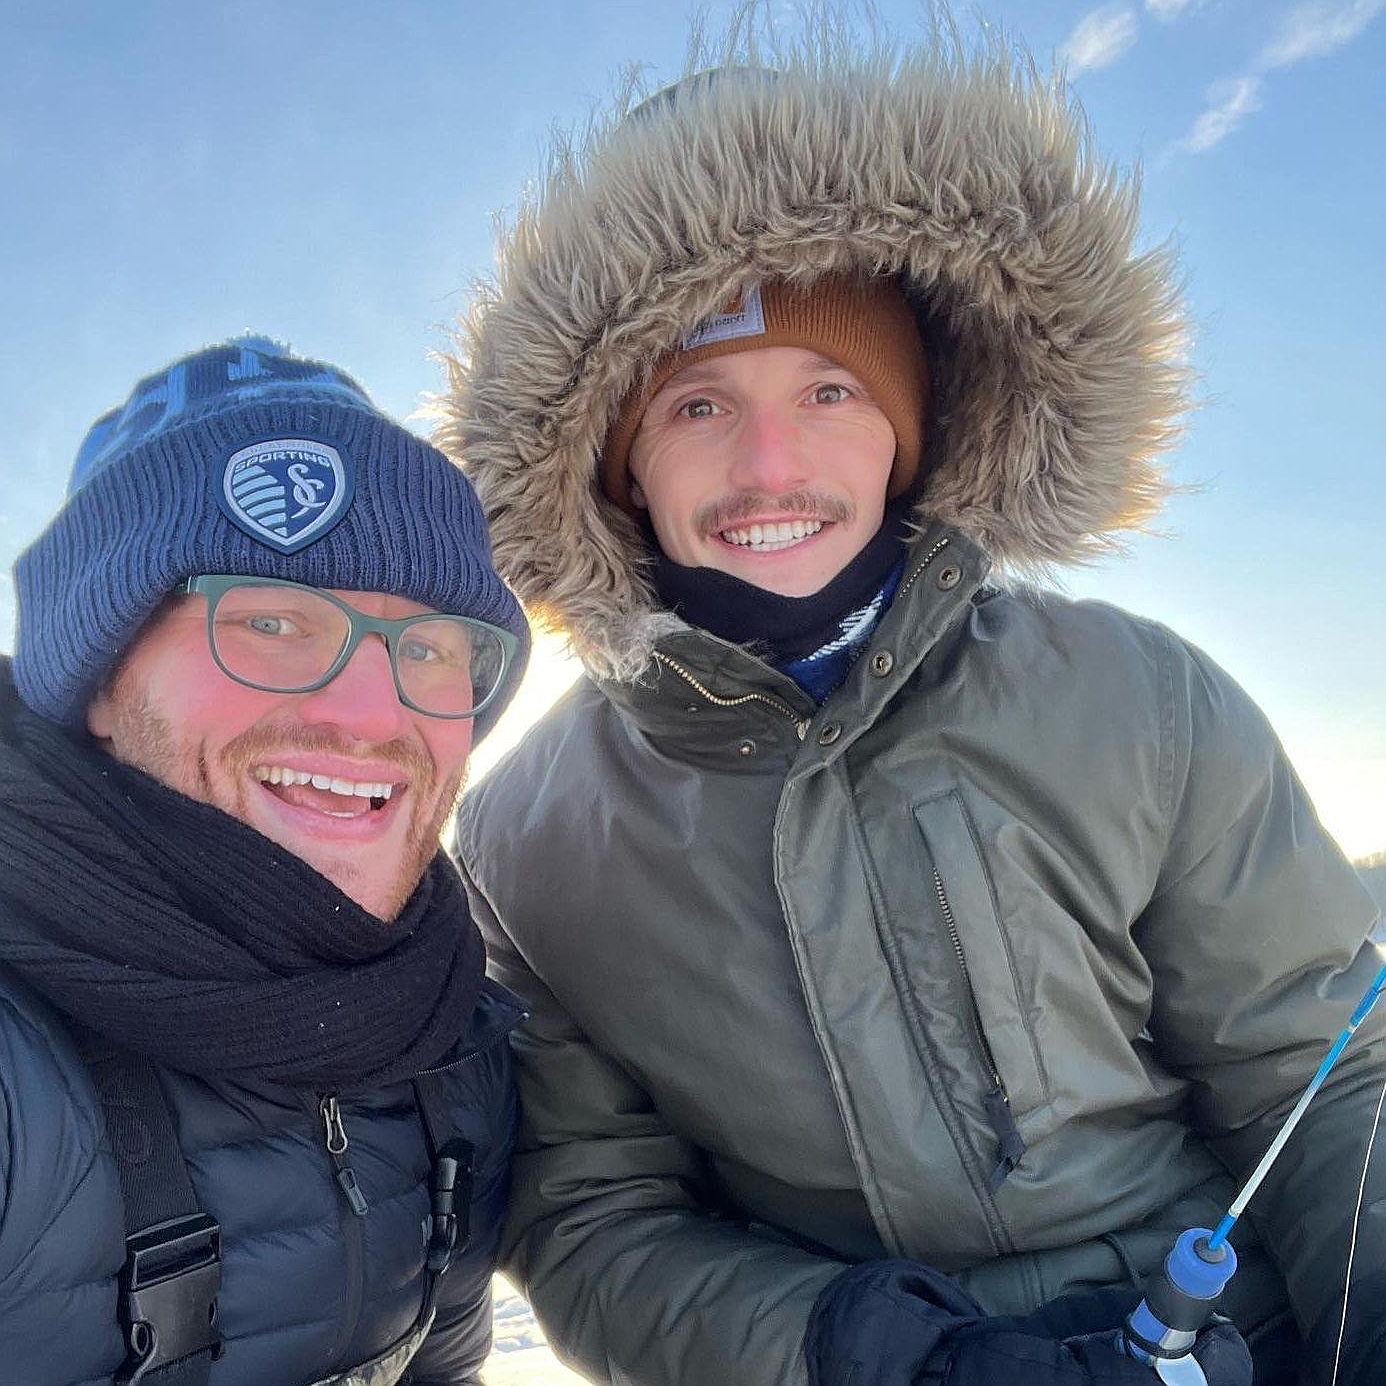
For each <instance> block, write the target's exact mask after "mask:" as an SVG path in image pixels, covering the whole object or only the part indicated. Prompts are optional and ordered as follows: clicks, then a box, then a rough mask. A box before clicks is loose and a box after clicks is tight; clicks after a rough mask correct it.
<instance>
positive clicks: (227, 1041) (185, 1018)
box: [0, 658, 485, 1089]
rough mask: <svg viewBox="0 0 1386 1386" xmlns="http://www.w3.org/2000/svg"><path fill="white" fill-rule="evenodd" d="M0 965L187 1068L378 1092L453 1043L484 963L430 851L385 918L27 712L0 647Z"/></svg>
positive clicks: (149, 1052)
mask: <svg viewBox="0 0 1386 1386" xmlns="http://www.w3.org/2000/svg"><path fill="white" fill-rule="evenodd" d="M0 864H2V865H0V961H3V962H4V963H7V964H9V965H10V966H11V967H13V968H14V969H15V971H17V972H18V973H19V974H20V975H21V977H23V978H24V980H25V981H27V982H28V983H29V985H30V986H32V987H33V988H34V989H35V990H36V991H38V992H39V993H40V994H41V995H43V996H45V997H46V998H47V999H48V1000H49V1001H51V1002H52V1003H53V1004H54V1005H55V1006H56V1007H57V1008H58V1009H59V1010H60V1011H62V1012H64V1013H65V1014H66V1015H68V1016H70V1017H72V1018H74V1019H75V1020H76V1021H78V1022H79V1023H80V1024H82V1025H84V1026H86V1027H87V1028H88V1029H90V1030H94V1031H96V1032H97V1033H98V1034H99V1035H101V1036H104V1037H105V1038H106V1039H108V1040H109V1041H110V1042H111V1043H113V1044H115V1045H117V1046H119V1047H121V1048H124V1049H129V1050H134V1051H135V1052H137V1053H140V1054H143V1055H146V1056H147V1057H149V1058H151V1059H154V1060H155V1061H157V1062H159V1063H163V1064H167V1065H169V1066H170V1067H172V1068H177V1069H182V1070H184V1071H185V1072H189V1073H197V1074H205V1075H213V1074H223V1075H235V1076H241V1077H247V1078H263V1079H268V1080H270V1081H274V1082H280V1083H286V1084H293V1085H297V1086H311V1087H314V1088H317V1089H335V1088H338V1087H354V1086H377V1085H383V1084H386V1083H390V1082H394V1081H397V1080H402V1079H406V1078H409V1077H411V1076H412V1075H414V1074H415V1073H418V1072H420V1071H421V1070H423V1069H425V1068H429V1067H432V1066H434V1065H436V1064H437V1063H439V1062H440V1061H441V1060H444V1059H445V1058H446V1057H447V1056H448V1055H449V1053H450V1052H451V1051H452V1050H453V1049H454V1048H455V1047H456V1046H457V1044H458V1042H459V1041H460V1040H462V1039H464V1038H465V1036H466V1033H467V1030H468V1027H469V1025H470V1022H471V1016H472V1010H473V1007H474V1006H475V1004H476V1000H477V995H478V992H479V990H480V986H481V980H482V974H483V970H484V962H485V955H484V950H483V947H482V942H481V937H480V934H479V933H478V931H477V929H476V926H475V924H473V922H472V920H471V916H470V914H469V913H468V910H467V901H466V896H465V894H464V892H463V890H462V885H461V881H460V880H459V878H458V876H457V872H456V870H455V869H454V868H453V866H452V865H451V863H450V862H448V861H447V859H446V858H445V857H443V856H442V855H441V854H439V855H438V856H437V857H435V858H434V860H433V863H432V865H431V866H430V867H429V868H428V871H427V873H426V874H425V876H424V878H423V880H422V881H421V882H420V884H419V887H418V889H417V890H416V891H415V892H414V894H413V896H412V897H411V898H410V900H409V901H408V903H407V904H406V905H405V907H404V910H403V912H402V913H401V915H400V917H399V918H398V919H396V920H395V921H394V922H393V923H388V924H387V923H382V922H381V921H380V920H379V919H377V918H376V917H375V916H374V915H371V914H370V913H368V912H367V911H366V910H364V909H363V908H362V907H361V906H360V905H358V904H356V903H355V902H354V901H353V900H351V899H350V898H348V897H347V896H346V895H344V894H342V892H341V891H340V890H338V889H337V887H336V886H334V885H333V884H332V883H331V882H330V881H328V880H327V879H326V878H325V877H323V876H320V875H319V874H318V873H317V872H316V871H314V870H313V868H312V867H310V866H309V865H308V864H307V863H306V862H304V861H302V860H300V859H299V858H298V857H296V856H294V855H293V854H292V853H291V852H289V851H287V850H285V849H284V848H282V847H279V846H277V845H276V844H275V843H273V842H271V841H270V840H269V839H268V838H265V837H262V836H261V835H260V834H259V833H257V832H256V831H255V830H254V829H253V828H250V827H248V826H247V825H245V824H244V823H241V822H240V821H239V820H237V819H235V818H232V817H230V816H229V815H227V814H225V813H222V812H221V811H220V810H219V809H215V808H213V807H211V806H210V805H208V804H203V803H199V802H197V801H196V800H193V799H189V798H186V797H185V796H184V795H182V794H179V793H176V792H175V791H174V790H171V789H169V788H167V787H165V786H164V785H162V784H160V783H158V782H157V781H156V780H153V779H151V778H150V777H149V776H147V775H144V774H142V773H140V772H139V771H137V770H134V769H132V768H130V767H129V766H126V765H123V764H121V763H120V762H118V761H116V760H113V759H112V758H111V757H110V756H108V755H107V754H106V753H105V752H104V751H103V750H102V749H101V748H100V747H99V746H98V745H97V744H96V743H95V742H94V741H92V740H91V739H90V738H85V737H78V736H76V735H73V734H69V733H67V732H65V731H64V730H63V729H62V728H61V727H59V726H58V725H57V724H56V723H53V722H51V721H49V720H47V719H46V718H43V717H39V716H37V715H36V714H34V713H32V712H30V711H29V710H28V708H26V707H25V706H24V705H23V703H21V702H20V701H19V699H18V697H17V695H16V694H15V691H14V684H13V681H12V679H11V676H10V670H9V661H8V660H7V659H4V658H0Z"/></svg>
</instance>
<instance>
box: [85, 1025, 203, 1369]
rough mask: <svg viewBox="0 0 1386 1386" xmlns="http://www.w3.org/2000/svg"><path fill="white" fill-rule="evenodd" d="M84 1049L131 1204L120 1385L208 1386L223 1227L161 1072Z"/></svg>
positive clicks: (104, 1048)
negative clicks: (204, 1191) (197, 1188)
mask: <svg viewBox="0 0 1386 1386" xmlns="http://www.w3.org/2000/svg"><path fill="white" fill-rule="evenodd" d="M78 1049H79V1051H80V1053H81V1055H82V1058H83V1060H84V1061H85V1063H86V1065H87V1068H88V1070H89V1072H90V1073H91V1077H92V1083H93V1085H94V1086H95V1088H96V1094H97V1096H98V1098H99V1099H100V1101H101V1108H102V1112H103V1113H104V1115H105V1118H106V1134H107V1139H108V1141H109V1144H110V1148H111V1152H112V1154H113V1155H114V1157H115V1162H116V1168H117V1170H118V1171H119V1173H120V1191H121V1195H122V1198H123V1201H124V1205H125V1234H126V1235H125V1266H124V1268H123V1269H122V1270H121V1273H120V1292H119V1296H118V1299H117V1312H118V1313H119V1316H120V1324H121V1328H122V1329H123V1331H124V1333H125V1341H126V1344H127V1346H128V1347H129V1356H128V1357H127V1358H126V1361H125V1365H124V1366H123V1367H122V1368H121V1370H120V1372H119V1373H117V1375H116V1381H117V1382H118V1383H120V1386H133V1383H136V1382H142V1383H144V1386H206V1383H207V1379H208V1375H209V1373H210V1371H211V1365H212V1361H213V1360H214V1359H215V1358H217V1357H220V1356H221V1353H222V1343H221V1338H220V1336H219V1334H218V1333H217V1331H216V1316H217V1294H218V1292H219V1291H220V1289H221V1228H220V1226H218V1224H217V1223H216V1222H215V1221H214V1220H213V1219H212V1218H210V1217H208V1216H207V1214H206V1213H204V1212H203V1211H202V1210H201V1208H200V1207H199V1205H198V1201H197V1194H196V1193H195V1192H194V1190H193V1186H192V1179H191V1177H190V1176H189V1174H188V1167H187V1164H186V1162H185V1161H184V1159H183V1149H182V1146H181V1145H180V1144H179V1142H178V1133H177V1130H176V1129H175V1127H174V1124H173V1114H172V1112H170V1110H169V1105H168V1098H167V1096H166V1095H165V1093H164V1089H163V1086H162V1084H161V1083H160V1082H159V1077H158V1074H157V1073H156V1072H155V1071H154V1065H153V1064H152V1063H151V1062H150V1061H149V1060H148V1059H145V1058H142V1057H140V1056H139V1055H137V1054H131V1053H127V1052H125V1051H123V1050H117V1049H112V1048H110V1046H109V1045H108V1044H106V1042H105V1041H104V1040H101V1039H99V1038H97V1037H94V1036H85V1035H84V1036H81V1037H79V1041H78Z"/></svg>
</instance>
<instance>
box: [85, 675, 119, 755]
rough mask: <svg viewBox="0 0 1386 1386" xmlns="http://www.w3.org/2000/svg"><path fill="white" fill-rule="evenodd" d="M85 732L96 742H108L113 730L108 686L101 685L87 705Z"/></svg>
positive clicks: (111, 705)
mask: <svg viewBox="0 0 1386 1386" xmlns="http://www.w3.org/2000/svg"><path fill="white" fill-rule="evenodd" d="M87 730H88V731H89V732H90V733H91V734H92V735H93V736H94V737H95V738H96V739H97V740H98V741H109V740H110V739H111V733H112V732H113V731H114V730H115V707H114V706H113V704H112V701H111V691H110V684H109V683H105V684H102V685H101V687H100V688H99V689H98V690H97V691H96V693H95V694H94V695H93V696H92V700H91V702H89V703H88V704H87Z"/></svg>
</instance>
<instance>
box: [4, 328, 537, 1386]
mask: <svg viewBox="0 0 1386 1386" xmlns="http://www.w3.org/2000/svg"><path fill="white" fill-rule="evenodd" d="M15 581H16V587H17V590H18V595H19V624H18V638H17V646H16V653H15V656H14V659H13V663H12V666H11V662H10V661H9V660H4V661H3V662H0V778H3V781H4V795H3V808H0V848H2V849H3V853H4V862H5V868H6V869H5V872H4V874H3V876H0V1053H2V1054H3V1057H0V1103H3V1106H4V1109H5V1120H4V1121H3V1122H0V1210H3V1211H0V1362H3V1367H0V1377H3V1378H4V1379H5V1380H13V1381H23V1382H24V1383H26V1386H68V1383H75V1382H83V1383H86V1382H102V1383H106V1382H111V1381H113V1380H119V1381H125V1380H136V1379H143V1380H146V1381H148V1382H151V1383H155V1382H156V1383H158V1384H159V1386H167V1383H178V1386H187V1383H193V1382H198V1383H210V1386H231V1383H265V1382H275V1383H283V1384H284V1386H307V1383H315V1384H317V1383H325V1382H330V1381H341V1382H346V1381H347V1380H350V1381H351V1382H360V1383H365V1384H367V1386H388V1384H389V1383H392V1382H395V1381H397V1380H400V1379H401V1378H402V1376H403V1374H404V1373H405V1372H406V1371H408V1372H409V1373H410V1376H409V1380H410V1381H411V1382H412V1383H416V1386H424V1383H436V1384H438V1386H441V1383H449V1386H454V1384H455V1383H464V1382H475V1381H476V1380H478V1376H477V1373H478V1371H479V1369H480V1365H481V1362H482V1360H483V1359H484V1357H485V1354H486V1350H487V1346H488V1343H489V1337H490V1323H489V1320H490V1312H489V1292H488V1285H489V1277H490V1272H491V1269H492V1265H493V1262H494V1257H495V1250H496V1243H497V1239H498V1235H499V1223H500V1218H501V1215H502V1213H503V1211H504V1203H505V1196H506V1185H507V1165H508V1157H509V1149H510V1145H511V1142H512V1139H513V1131H512V1128H513V1124H514V1117H515V1103H514V1096H513V1090H512V1086H511V1082H510V1074H509V1064H508V1059H507V1053H508V1049H507V1045H506V1044H505V1043H504V1037H505V1035H506V1033H507V1032H508V1031H509V1029H510V1028H511V1027H512V1026H513V1025H514V1024H515V1022H516V1020H517V1019H518V1017H519V1011H518V1007H517V1005H516V1004H515V1002H514V999H513V998H511V997H510V996H509V994H508V993H506V992H504V990H503V989H502V988H500V987H498V986H496V985H495V984H493V983H490V982H487V981H486V980H485V978H484V953H483V949H482V945H481V941H480V937H479V935H478V932H477V930H476V927H475V926H474V925H473V923H472V921H471V918H470V915H469V913H468V909H467V903H466V897H465V894H464V892H463V891H462V888H461V886H460V883H459V881H458V878H457V875H456V872H455V870H454V868H453V867H452V866H451V865H450V864H449V863H448V862H447V860H446V858H444V857H442V856H441V855H440V854H439V852H438V833H439V829H440V826H441V824H442V823H443V821H444V820H445V819H446V817H447V816H448V814H449V812H450V811H451V809H452V806H453V803H454V801H455V798H456V795H457V792H458V788H459V786H460V784H461V781H462V777H463V773H464V770H465V766H466V760H467V755H468V752H469V750H470V748H471V746H472V744H473V741H474V739H475V738H476V737H479V736H481V735H483V734H484V733H485V732H486V731H487V730H488V729H489V727H490V726H491V725H492V724H493V723H494V721H495V718H496V717H497V715H498V714H499V713H500V711H501V709H502V708H503V707H504V705H505V703H506V701H507V700H508V698H509V696H510V694H511V692H512V691H513V689H514V687H515V684H516V682H517V680H518V677H519V675H520V673H521V671H522V669H523V666H524V662H525V658H526V655H527V652H528V635H527V631H526V627H525V622H524V618H523V616H522V614H521V612H520V609H519V607H518V605H517V603H516V601H515V599H514V597H513V596H512V595H511V594H510V592H509V591H508V590H507V589H506V587H505V586H504V584H503V583H502V582H501V581H500V579H499V578H498V577H497V575H496V572H495V569H494V568H493V566H492V563H491V554H490V546H489V542H488V539H487V534H486V529H485V524H484V521H483V519H482V516H481V512H480V510H479V507H478V506H477V503H476V499H475V497H474V495H473V494H472V491H471V488H470V486H469V485H468V484H467V482H466V481H465V480H464V479H463V477H462V475H461V474H460V472H458V471H457V470H456V469H455V468H454V467H453V466H452V465H450V464H449V463H448V462H447V461H446V460H445V459H444V458H443V457H442V456H441V455H440V454H439V453H438V452H436V451H435V450H434V449H432V448H431V447H429V446H428V445H427V444H425V443H424V442H422V441H421V440H420V439H418V438H416V437H414V436H413V435H412V434H410V433H408V432H407V431H405V430H404V429H403V428H401V427H400V426H399V425H397V424H395V423H394V422H393V421H391V420H390V419H388V418H386V417H385V416H384V415H382V414H381V413H380V412H379V411H377V410H376V409H375V407H374V406H373V405H372V404H371V402H370V400H369V399H368V398H367V396H366V395H365V393H364V392H363V391H362V390H361V388H360V387H359V386H358V385H357V384H356V383H355V382H354V381H352V380H351V379H350V378H349V377H347V376H346V375H345V374H343V373H342V372H341V371H339V370H337V369H336V368H335V367H332V366H328V365H324V364H321V363H318V362H313V361H305V360H302V359H299V358H297V357H294V356H292V355H290V354H289V353H288V352H287V351H286V350H284V349H283V348H282V347H279V346H278V345H276V344H275V343H273V342H270V341H268V340H266V339H264V338H255V337H247V338H241V339H238V340H236V341H232V342H229V343H226V344H224V345H221V346H218V347H213V348H210V349H208V350H204V351H201V352H197V353H195V354H193V355H190V356H187V357H184V358H183V359H181V360H179V361H177V362H175V363H174V364H173V365H171V366H170V367H168V368H166V369H165V370H162V371H160V372H157V373H156V374H154V375H151V376H149V377H148V378H147V379H145V380H143V381H141V382H140V383H139V384H138V385H137V386H136V387H135V390H134V391H133V393H132V394H131V396H130V399H129V400H128V401H127V402H126V403H125V404H124V405H123V406H121V407H120V408H118V409H116V410H113V411H112V412H111V413H109V414H107V415H105V416H104V417H103V418H101V419H100V420H98V421H97V423H96V424H94V425H93V427H92V429H91V430H90V432H89V434H88V435H87V438H86V440H85V442H84V443H83V445H82V448H81V450H80V452H79V455H78V459H77V463H76V466H75V468H74V471H73V475H72V480H71V484H70V487H69V493H68V496H67V499H66V502H65V504H64V505H63V507H62V509H61V510H60V511H59V512H58V514H57V516H56V517H55V518H54V519H53V521H52V523H51V524H50V525H49V526H48V528H47V529H46V530H45V531H44V533H43V534H42V535H41V536H40V537H39V538H38V539H37V540H36V541H35V542H34V544H33V545H32V546H31V547H30V548H29V549H28V550H27V551H26V552H25V553H24V554H23V555H21V557H20V559H19V562H18V563H17V565H16V568H15Z"/></svg>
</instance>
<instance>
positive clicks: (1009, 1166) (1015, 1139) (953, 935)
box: [934, 867, 1025, 1193]
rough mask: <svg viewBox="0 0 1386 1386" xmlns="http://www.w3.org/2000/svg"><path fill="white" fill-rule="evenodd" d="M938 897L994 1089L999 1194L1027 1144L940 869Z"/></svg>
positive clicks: (993, 1186) (989, 1108) (989, 1106)
mask: <svg viewBox="0 0 1386 1386" xmlns="http://www.w3.org/2000/svg"><path fill="white" fill-rule="evenodd" d="M934 894H935V895H936V896H937V897H938V907H939V913H940V914H941V915H942V917H943V926H944V928H945V929H946V930H947V931H948V939H949V942H950V943H951V944H952V945H953V955H954V957H956V958H957V960H958V971H959V972H960V973H961V975H962V981H963V987H964V989H965V990H966V992H967V1003H968V1009H969V1019H970V1021H971V1025H970V1029H971V1033H972V1043H973V1048H974V1049H975V1050H976V1053H977V1058H978V1059H979V1060H980V1061H981V1064H982V1067H983V1069H985V1071H986V1074H987V1077H988V1078H989V1079H990V1080H991V1087H990V1088H989V1089H988V1091H987V1092H986V1093H985V1094H984V1095H983V1097H982V1109H983V1111H985V1112H986V1116H987V1122H988V1123H989V1125H990V1126H991V1129H992V1134H993V1135H994V1136H995V1137H996V1156H997V1158H996V1164H995V1166H994V1167H993V1169H992V1171H991V1174H990V1176H989V1177H988V1178H987V1189H988V1190H989V1191H990V1192H991V1193H995V1192H996V1190H997V1189H999V1188H1000V1187H1001V1185H1002V1184H1004V1183H1005V1182H1006V1177H1007V1176H1008V1175H1009V1174H1010V1173H1011V1171H1012V1170H1013V1169H1015V1167H1016V1166H1017V1165H1018V1164H1019V1163H1020V1158H1021V1156H1022V1155H1024V1154H1025V1140H1024V1138H1023V1137H1022V1136H1021V1134H1020V1131H1019V1129H1018V1128H1017V1127H1016V1124H1015V1117H1014V1115H1013V1114H1012V1112H1011V1098H1010V1094H1009V1093H1008V1092H1007V1091H1006V1084H1005V1083H1004V1081H1003V1080H1002V1078H1001V1070H1000V1069H999V1068H998V1067H997V1066H996V1056H995V1055H994V1054H993V1053H992V1049H991V1044H990V1042H989V1041H988V1040H987V1034H986V1030H985V1029H984V1028H983V1025H982V1012H981V1009H980V1008H979V1007H978V1005H977V993H976V992H975V991H974V990H973V987H972V973H971V972H970V971H969V970H968V966H967V955H966V954H965V953H964V952H963V946H962V939H961V938H960V937H959V935H958V921H957V919H956V917H955V916H954V914H953V906H952V905H951V904H950V903H949V901H948V891H947V889H946V888H945V887H944V884H943V876H942V874H941V873H940V872H939V870H938V868H937V867H935V868H934Z"/></svg>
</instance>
